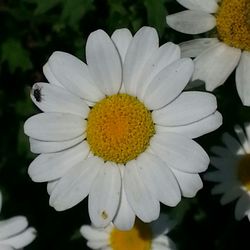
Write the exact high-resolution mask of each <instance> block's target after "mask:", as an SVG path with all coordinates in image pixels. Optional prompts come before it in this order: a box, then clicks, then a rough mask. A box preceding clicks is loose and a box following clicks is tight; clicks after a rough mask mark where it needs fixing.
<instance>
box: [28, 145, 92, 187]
mask: <svg viewBox="0 0 250 250" xmlns="http://www.w3.org/2000/svg"><path fill="white" fill-rule="evenodd" d="M88 153H89V147H88V144H87V143H86V142H85V141H84V142H82V143H80V144H79V145H77V146H75V147H72V148H70V149H67V150H65V151H61V152H57V153H48V154H41V155H39V156H37V157H36V159H35V160H33V162H32V163H31V164H30V166H29V169H28V173H29V176H30V177H31V179H32V180H33V181H35V182H44V181H52V180H55V179H57V178H60V177H62V176H63V175H64V174H65V173H66V172H67V171H68V170H69V169H71V168H72V167H73V166H74V165H76V164H79V163H80V162H82V161H84V159H85V158H86V157H87V155H88Z"/></svg>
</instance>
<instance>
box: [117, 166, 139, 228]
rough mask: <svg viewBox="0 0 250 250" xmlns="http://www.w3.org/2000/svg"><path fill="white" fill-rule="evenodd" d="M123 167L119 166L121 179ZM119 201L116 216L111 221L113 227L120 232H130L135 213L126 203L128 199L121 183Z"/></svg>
mask: <svg viewBox="0 0 250 250" xmlns="http://www.w3.org/2000/svg"><path fill="white" fill-rule="evenodd" d="M124 168H125V167H124V166H120V169H121V175H122V179H123V174H124ZM121 186H122V190H121V199H120V204H119V207H118V210H117V214H116V216H115V218H114V220H113V223H114V225H115V226H116V227H117V228H118V229H120V230H130V229H131V228H132V227H133V225H134V222H135V213H134V211H133V210H132V208H131V207H130V205H129V203H128V199H127V196H126V193H125V190H124V183H123V181H122V185H121Z"/></svg>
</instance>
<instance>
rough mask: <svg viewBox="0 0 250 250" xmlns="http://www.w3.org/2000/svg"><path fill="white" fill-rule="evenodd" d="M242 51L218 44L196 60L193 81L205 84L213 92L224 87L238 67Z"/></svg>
mask: <svg viewBox="0 0 250 250" xmlns="http://www.w3.org/2000/svg"><path fill="white" fill-rule="evenodd" d="M240 55H241V50H240V49H236V48H233V47H229V46H227V45H226V44H224V43H218V44H216V45H214V46H213V47H211V48H209V49H207V50H205V51H204V52H203V53H202V54H200V55H199V56H198V57H196V58H195V60H194V63H195V70H194V74H193V78H192V79H193V80H196V79H199V80H202V81H204V82H205V84H206V89H207V90H208V91H213V90H214V89H215V88H217V87H219V86H220V85H222V84H223V83H224V82H225V81H226V79H227V78H228V77H229V75H230V74H231V73H232V71H233V70H234V69H235V67H236V66H237V64H238V62H239V59H240Z"/></svg>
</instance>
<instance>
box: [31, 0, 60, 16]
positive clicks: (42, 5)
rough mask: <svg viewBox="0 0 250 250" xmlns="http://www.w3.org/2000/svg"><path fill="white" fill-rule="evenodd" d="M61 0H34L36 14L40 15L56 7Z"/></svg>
mask: <svg viewBox="0 0 250 250" xmlns="http://www.w3.org/2000/svg"><path fill="white" fill-rule="evenodd" d="M60 1H61V0H53V1H51V0H42V1H41V0H33V2H34V3H36V5H37V6H36V9H35V15H40V14H44V13H46V12H48V11H49V10H51V9H52V8H54V7H55V6H56V5H57V4H58V3H60Z"/></svg>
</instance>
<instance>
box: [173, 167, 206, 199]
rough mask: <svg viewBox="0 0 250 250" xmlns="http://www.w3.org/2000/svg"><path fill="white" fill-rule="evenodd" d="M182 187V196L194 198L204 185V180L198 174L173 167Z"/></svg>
mask: <svg viewBox="0 0 250 250" xmlns="http://www.w3.org/2000/svg"><path fill="white" fill-rule="evenodd" d="M172 171H173V172H174V175H175V177H176V178H177V181H178V183H179V185H180V188H181V193H182V196H184V197H188V198H192V197H194V196H195V195H196V193H197V192H198V191H199V190H200V189H201V188H202V187H203V184H202V180H201V178H200V176H199V175H198V174H190V173H185V172H182V171H179V170H177V169H174V168H173V169H172Z"/></svg>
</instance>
